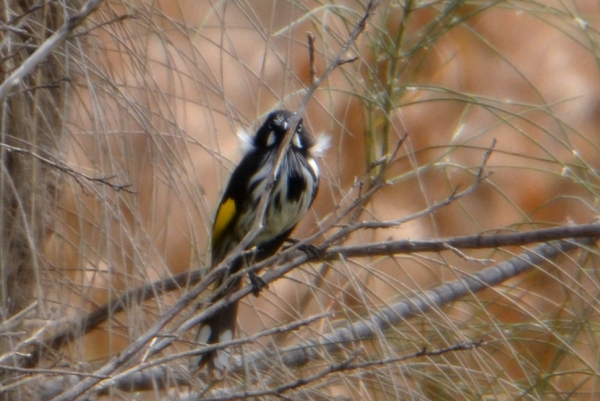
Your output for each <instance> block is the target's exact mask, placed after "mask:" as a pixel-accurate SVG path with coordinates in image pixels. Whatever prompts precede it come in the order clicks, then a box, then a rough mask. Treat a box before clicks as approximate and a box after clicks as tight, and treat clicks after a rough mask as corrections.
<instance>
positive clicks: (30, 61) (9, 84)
mask: <svg viewBox="0 0 600 401" xmlns="http://www.w3.org/2000/svg"><path fill="white" fill-rule="evenodd" d="M101 3H102V0H89V1H87V2H86V3H85V4H84V5H83V6H82V7H81V9H80V10H79V12H77V13H76V14H75V15H73V16H72V17H69V18H68V19H67V20H66V21H65V23H64V24H63V25H62V26H61V27H60V28H59V29H58V30H57V31H56V32H54V33H53V34H52V35H51V36H50V37H49V38H48V39H46V40H45V41H44V43H42V44H41V45H40V47H38V48H37V50H36V51H34V52H33V54H32V55H31V56H29V57H28V58H27V59H26V60H25V61H24V62H23V63H22V64H21V65H20V66H19V67H18V68H17V69H16V70H15V71H13V72H12V74H10V76H8V77H7V78H6V79H5V80H4V82H2V84H0V102H1V101H3V100H4V99H5V98H6V96H7V95H8V94H9V93H10V91H11V90H12V89H13V88H14V87H15V86H17V85H18V84H19V83H20V82H21V81H22V80H23V78H25V77H26V76H27V75H28V74H29V73H31V72H32V71H33V70H34V69H35V68H36V67H37V66H38V65H39V64H40V63H41V62H43V61H45V60H46V59H47V58H48V56H49V55H50V54H51V53H52V52H53V51H54V50H55V49H56V48H57V47H58V46H59V45H60V44H61V43H62V42H64V41H65V40H66V39H67V37H68V36H69V34H70V33H71V32H73V30H75V28H77V27H78V26H79V25H81V23H82V22H83V21H85V20H86V19H87V17H89V15H90V14H91V13H93V12H94V11H96V9H98V7H99V6H100V4H101Z"/></svg>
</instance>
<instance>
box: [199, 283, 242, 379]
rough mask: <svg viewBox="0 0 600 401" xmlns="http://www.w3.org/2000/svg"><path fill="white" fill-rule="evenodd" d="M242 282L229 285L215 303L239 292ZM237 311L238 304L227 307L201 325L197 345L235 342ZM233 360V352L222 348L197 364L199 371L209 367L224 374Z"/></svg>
mask: <svg viewBox="0 0 600 401" xmlns="http://www.w3.org/2000/svg"><path fill="white" fill-rule="evenodd" d="M241 283H242V280H241V278H240V279H239V280H236V281H235V282H234V283H232V284H230V285H228V288H227V290H226V291H224V294H223V296H221V297H218V298H217V299H215V300H214V301H213V302H216V301H218V300H220V299H222V298H224V297H225V296H227V294H231V293H233V292H235V291H237V290H239V288H240V286H241ZM237 311H238V303H237V302H233V303H231V304H229V305H227V306H226V307H225V308H224V309H222V310H220V311H219V312H217V314H215V315H214V316H212V317H211V318H209V319H208V320H206V321H204V322H202V323H200V326H199V327H198V332H197V333H196V343H197V344H198V345H199V346H202V345H214V344H220V343H224V342H229V341H231V340H233V338H234V335H235V326H236V322H237ZM230 359H231V350H230V349H229V348H220V349H217V350H214V351H209V352H206V353H204V354H202V355H200V358H199V359H198V363H197V369H202V368H203V367H204V366H208V369H209V371H210V372H213V373H217V372H216V371H218V373H219V374H221V375H222V374H223V373H224V372H225V370H226V369H227V367H228V365H229V361H230Z"/></svg>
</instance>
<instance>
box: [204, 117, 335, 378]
mask: <svg viewBox="0 0 600 401" xmlns="http://www.w3.org/2000/svg"><path fill="white" fill-rule="evenodd" d="M293 115H294V114H293V113H292V112H290V111H287V110H276V111H273V112H271V113H270V114H269V115H268V117H267V119H266V120H265V122H264V123H263V125H262V126H261V127H260V128H259V129H258V131H257V132H256V135H255V136H254V137H252V138H247V140H246V142H247V145H248V149H247V151H246V153H245V155H244V156H243V158H242V160H241V162H240V164H239V165H238V166H237V167H236V168H235V170H234V171H233V173H232V175H231V178H230V179H229V183H228V184H227V187H226V189H225V193H224V194H223V197H222V199H221V202H220V203H219V207H218V208H217V213H216V216H215V220H214V223H213V229H212V241H211V250H212V260H211V266H212V267H215V266H216V265H218V264H219V263H220V262H221V261H222V260H223V259H225V257H226V256H227V254H228V253H229V252H231V251H232V250H233V248H235V246H236V245H238V244H239V243H240V242H241V240H242V239H243V238H244V237H245V236H246V234H247V233H248V232H249V231H250V229H251V228H252V226H253V225H254V221H255V218H256V215H257V212H258V210H257V209H258V204H259V201H260V198H261V196H262V194H263V193H264V192H265V190H266V182H267V177H268V176H269V174H270V173H271V170H272V168H273V165H274V163H275V159H276V158H277V154H278V151H279V148H280V146H281V144H282V141H283V139H284V137H285V136H286V133H287V132H288V131H289V130H290V129H291V128H292V127H291V126H290V119H291V118H292V116H293ZM327 146H328V144H327V138H326V137H321V138H320V139H318V140H313V139H312V138H311V136H310V134H309V133H308V131H307V130H306V128H305V127H304V125H303V124H302V120H300V122H299V123H298V125H297V127H296V130H295V132H294V134H293V136H292V139H291V143H290V145H289V148H288V150H287V151H286V152H285V154H284V156H283V159H282V162H281V165H280V168H279V171H278V173H277V175H276V180H275V182H274V186H273V188H272V190H271V193H270V195H269V197H268V202H267V206H266V210H265V214H264V218H263V221H262V225H261V229H260V231H259V232H258V234H257V235H256V237H255V238H254V239H253V240H252V242H251V244H250V245H249V246H248V247H247V248H246V252H244V253H243V254H242V255H241V256H238V257H237V258H235V259H234V260H233V261H232V262H231V263H230V265H229V267H228V269H227V271H226V273H225V274H224V275H222V276H221V277H220V278H219V279H217V281H216V282H215V285H214V290H213V291H214V292H216V294H215V296H214V298H213V299H212V302H216V301H218V300H219V299H222V298H223V297H225V296H227V295H228V294H230V293H233V292H235V291H237V290H238V289H240V287H241V283H242V278H241V277H240V278H237V279H235V280H233V281H232V282H229V283H227V285H226V286H223V284H224V283H225V282H226V281H227V279H228V277H229V276H230V275H231V274H233V273H236V272H238V271H239V270H240V269H242V268H244V267H246V266H247V265H249V264H250V263H253V262H258V261H261V260H263V259H265V258H267V257H269V256H272V255H273V254H275V252H277V250H278V249H279V248H280V247H281V245H282V244H283V242H284V241H285V240H286V239H287V238H288V237H289V235H290V233H291V232H292V230H293V229H294V227H296V224H298V222H299V221H300V219H301V218H302V216H303V215H304V214H305V213H306V211H307V210H308V208H309V207H310V206H311V204H312V202H313V200H314V198H315V196H316V194H317V189H318V188H319V167H318V166H317V162H316V161H315V158H314V156H315V155H317V154H318V153H320V152H321V151H323V150H324V149H325V148H326V147H327ZM249 276H250V282H251V284H252V286H253V292H254V294H255V295H258V291H259V290H260V288H261V286H263V285H264V283H263V282H262V280H260V279H259V278H258V276H256V275H255V274H254V273H252V274H250V275H249ZM223 287H225V288H223ZM204 306H206V305H204ZM237 310H238V305H237V302H236V303H232V304H230V305H228V306H227V307H226V308H225V309H223V310H221V311H220V312H218V313H217V314H216V315H215V316H213V317H211V318H209V319H207V320H206V321H204V322H202V323H201V324H200V326H199V328H198V332H197V335H196V342H197V343H198V344H217V343H222V342H227V341H231V340H232V339H233V337H234V333H235V326H236V320H237ZM230 356H231V352H230V351H229V350H228V349H219V350H216V351H212V352H207V353H204V354H202V355H201V356H200V359H199V361H198V367H200V368H202V367H203V366H205V365H206V364H208V367H209V369H210V370H211V371H214V369H216V370H218V371H220V372H223V371H224V370H225V369H226V368H227V365H228V364H229V359H230Z"/></svg>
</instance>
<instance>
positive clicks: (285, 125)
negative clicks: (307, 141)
mask: <svg viewBox="0 0 600 401" xmlns="http://www.w3.org/2000/svg"><path fill="white" fill-rule="evenodd" d="M288 128H290V123H288V122H287V121H284V122H283V129H284V130H285V131H287V130H288Z"/></svg>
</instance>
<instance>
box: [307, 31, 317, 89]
mask: <svg viewBox="0 0 600 401" xmlns="http://www.w3.org/2000/svg"><path fill="white" fill-rule="evenodd" d="M306 38H307V39H308V59H309V64H310V83H311V85H312V84H314V83H315V81H316V80H317V69H316V67H315V35H313V34H312V32H306Z"/></svg>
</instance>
